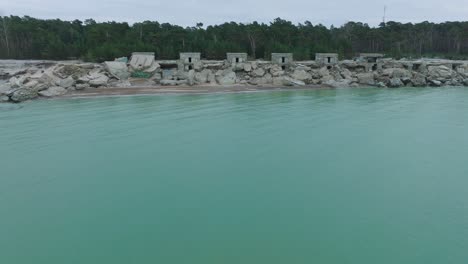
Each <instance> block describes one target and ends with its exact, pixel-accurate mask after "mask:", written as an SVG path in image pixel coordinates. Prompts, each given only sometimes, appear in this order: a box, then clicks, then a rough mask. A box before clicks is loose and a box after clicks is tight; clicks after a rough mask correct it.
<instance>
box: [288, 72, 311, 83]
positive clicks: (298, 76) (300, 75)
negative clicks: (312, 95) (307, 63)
mask: <svg viewBox="0 0 468 264" xmlns="http://www.w3.org/2000/svg"><path fill="white" fill-rule="evenodd" d="M291 78H293V79H295V80H299V81H302V82H306V83H307V82H310V81H311V80H312V74H310V73H308V72H306V71H305V70H297V69H296V70H295V71H294V72H293V74H292V75H291Z"/></svg>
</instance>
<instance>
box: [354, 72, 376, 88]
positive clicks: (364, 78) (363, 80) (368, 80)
mask: <svg viewBox="0 0 468 264" xmlns="http://www.w3.org/2000/svg"><path fill="white" fill-rule="evenodd" d="M357 78H358V82H359V83H360V84H365V85H375V79H374V73H372V72H367V73H359V74H358V75H357Z"/></svg>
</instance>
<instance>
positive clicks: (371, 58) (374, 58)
mask: <svg viewBox="0 0 468 264" xmlns="http://www.w3.org/2000/svg"><path fill="white" fill-rule="evenodd" d="M383 57H385V55H384V54H382V53H360V54H359V56H358V60H359V61H361V62H367V63H377V62H378V60H379V59H382V58H383Z"/></svg>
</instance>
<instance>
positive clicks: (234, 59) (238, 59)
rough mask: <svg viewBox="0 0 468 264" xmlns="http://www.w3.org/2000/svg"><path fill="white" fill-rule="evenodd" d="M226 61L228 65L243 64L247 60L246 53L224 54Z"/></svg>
mask: <svg viewBox="0 0 468 264" xmlns="http://www.w3.org/2000/svg"><path fill="white" fill-rule="evenodd" d="M226 59H227V61H228V62H229V63H231V64H234V63H243V62H246V61H247V59H248V56H247V53H242V52H228V53H226Z"/></svg>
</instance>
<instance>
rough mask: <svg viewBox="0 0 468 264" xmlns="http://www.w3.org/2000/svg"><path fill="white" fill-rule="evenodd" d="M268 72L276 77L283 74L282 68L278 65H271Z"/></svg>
mask: <svg viewBox="0 0 468 264" xmlns="http://www.w3.org/2000/svg"><path fill="white" fill-rule="evenodd" d="M270 74H271V76H273V77H278V76H281V75H283V74H284V70H283V69H282V68H281V67H280V66H279V65H276V64H275V65H273V66H271V68H270Z"/></svg>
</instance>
